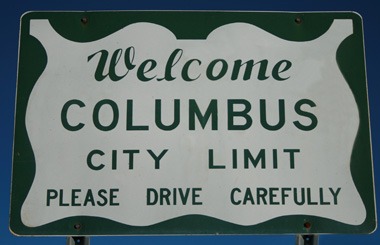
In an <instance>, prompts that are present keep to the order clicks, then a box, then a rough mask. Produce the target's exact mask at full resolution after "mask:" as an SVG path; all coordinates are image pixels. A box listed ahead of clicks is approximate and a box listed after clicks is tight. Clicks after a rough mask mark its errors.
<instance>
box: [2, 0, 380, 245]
mask: <svg viewBox="0 0 380 245" xmlns="http://www.w3.org/2000/svg"><path fill="white" fill-rule="evenodd" d="M32 10H44V11H45V10H46V11H49V10H52V11H54V10H246V11H355V12H358V13H359V14H360V15H361V16H362V17H363V22H364V38H365V53H366V66H367V80H368V96H369V103H370V115H371V134H372V149H373V162H374V171H375V184H376V187H378V186H379V185H378V182H379V179H380V169H379V164H380V162H379V161H380V154H379V153H380V152H379V149H380V148H379V147H380V142H379V140H380V139H379V135H380V111H379V103H380V101H379V97H378V95H377V92H378V91H379V90H380V81H379V76H378V75H377V72H378V70H379V68H380V60H379V58H378V57H379V56H380V47H379V42H378V40H379V39H380V28H379V24H380V15H379V10H378V7H377V6H376V4H375V1H372V0H362V1H355V0H347V1H339V0H330V1H293V0H281V1H280V0H268V1H256V0H252V1H243V0H234V1H201V0H195V1H171V0H168V1H160V0H158V1H153V0H141V1H116V0H109V1H97V0H93V1H90V0H82V1H73V0H66V1H64V2H63V1H39V0H38V1H19V0H15V1H6V2H5V3H4V2H3V3H2V14H1V16H0V18H1V23H2V25H1V28H2V35H1V39H0V42H1V44H2V47H3V48H2V50H1V56H0V61H1V63H0V64H1V68H0V72H1V76H0V84H1V89H0V151H1V154H0V156H1V161H0V166H1V168H2V170H1V171H0V183H1V184H0V194H1V196H2V198H1V199H0V244H1V245H3V244H4V245H7V244H64V243H65V238H64V237H54V238H50V237H49V238H47V237H42V238H41V237H15V236H13V235H12V234H11V233H10V232H9V229H8V225H9V218H8V217H9V214H8V213H9V196H10V183H11V169H12V144H13V123H14V101H15V92H16V80H17V59H18V42H19V40H18V38H19V36H18V35H19V25H20V22H19V19H20V16H21V15H22V14H23V13H24V12H27V11H32ZM376 180H378V181H376ZM376 190H377V196H380V193H379V190H380V188H376ZM347 215H349V214H347ZM294 240H295V237H294V236H292V235H260V236H257V235H256V236H254V235H244V236H160V237H157V236H148V237H141V236H133V237H93V238H91V244H104V243H107V244H109V243H115V244H116V243H120V244H124V243H125V244H140V245H141V244H163V243H165V244H194V243H197V244H231V243H240V244H245V243H250V244H276V243H281V244H294ZM320 243H321V244H380V231H376V232H375V233H373V234H371V235H325V236H321V238H320Z"/></svg>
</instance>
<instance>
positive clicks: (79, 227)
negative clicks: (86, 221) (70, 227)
mask: <svg viewBox="0 0 380 245" xmlns="http://www.w3.org/2000/svg"><path fill="white" fill-rule="evenodd" d="M81 228H82V226H81V225H80V224H75V225H74V229H75V230H80V229H81Z"/></svg>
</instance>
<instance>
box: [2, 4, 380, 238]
mask: <svg viewBox="0 0 380 245" xmlns="http://www.w3.org/2000/svg"><path fill="white" fill-rule="evenodd" d="M84 18H86V19H84ZM32 19H48V20H49V21H50V23H51V25H52V26H53V28H54V29H55V30H56V31H57V32H58V33H59V34H60V35H62V36H63V37H65V38H66V39H69V40H72V41H76V42H90V41H94V40H98V39H100V38H102V37H105V36H107V35H109V34H111V33H113V32H115V31H117V30H120V29H121V28H123V27H125V26H127V25H130V24H133V23H137V22H150V23H155V24H159V25H161V26H164V27H166V28H168V29H169V30H171V31H172V32H173V33H174V34H175V35H176V37H177V38H178V39H205V38H206V37H207V35H208V34H209V33H210V32H211V31H212V30H214V29H215V28H217V27H219V26H221V25H224V24H228V23H234V22H244V23H249V24H253V25H255V26H258V27H260V28H262V29H264V30H266V31H267V32H270V33H272V34H274V35H276V36H278V37H280V38H282V39H286V40H292V41H308V40H313V39H315V38H317V37H319V36H321V35H322V34H323V33H325V32H326V31H327V30H328V29H329V27H330V26H331V24H332V22H333V20H334V19H351V20H352V21H353V30H354V31H353V34H352V35H350V36H349V37H347V38H346V39H345V40H344V41H343V42H342V43H341V45H340V46H339V48H338V51H337V55H336V57H337V62H338V65H339V68H340V70H341V72H342V74H343V75H344V77H345V79H346V81H347V83H348V85H349V87H350V88H351V90H352V92H353V94H354V96H355V100H356V103H357V105H358V109H359V116H360V125H359V131H358V134H357V137H356V140H355V143H354V148H353V151H352V156H351V165H350V166H351V172H352V174H353V179H354V183H355V185H356V188H357V189H358V191H359V194H360V196H361V198H362V200H363V202H364V205H365V208H366V211H367V217H366V219H365V221H364V222H363V223H362V224H361V225H357V226H354V225H347V224H344V223H340V222H337V221H334V220H331V219H326V218H321V217H316V216H310V215H289V216H282V217H278V218H274V219H271V220H268V221H266V222H263V223H260V224H257V225H252V226H241V225H236V224H232V223H229V222H225V221H222V220H219V219H215V218H211V217H206V216H201V215H187V216H183V217H178V218H174V219H171V220H167V221H164V222H161V223H158V224H155V225H151V226H144V227H138V226H129V225H125V224H122V223H118V222H115V221H112V220H109V219H105V218H99V217H89V216H75V217H69V218H64V219H61V220H58V221H54V222H52V223H49V224H46V225H43V226H39V227H33V228H32V227H27V226H25V225H24V224H23V223H22V221H21V214H20V213H21V207H22V204H23V202H24V200H25V199H26V196H27V194H28V191H29V189H30V187H31V185H32V182H33V179H34V175H35V160H34V154H33V150H32V147H31V144H30V142H29V138H28V134H27V132H26V127H25V114H26V107H27V103H28V99H29V96H30V93H31V91H32V89H33V86H34V85H35V83H36V81H37V80H38V78H39V76H40V75H41V74H42V72H43V70H44V68H45V66H46V62H47V56H46V52H45V50H44V48H43V47H42V45H41V44H40V43H39V41H38V40H37V39H35V38H34V37H32V36H31V35H29V23H30V20H32ZM363 42H364V41H363V30H362V19H361V17H360V16H359V15H357V14H356V13H352V12H316V13H296V12H222V11H215V12H206V11H198V12H192V11H116V12H112V11H109V12H29V13H26V14H24V15H23V16H22V18H21V31H20V47H19V67H18V81H17V98H16V108H17V109H16V114H15V133H14V151H13V176H12V194H11V214H10V229H11V231H12V232H13V233H15V234H17V235H26V236H28V235H64V236H67V235H72V236H85V235H86V236H88V235H144V234H150V235H152V234H305V233H315V234H319V233H343V234H344V233H371V232H373V231H374V230H375V229H376V211H375V200H374V187H373V185H374V184H373V167H372V156H371V141H370V126H369V112H368V110H369V109H368V108H369V107H368V98H367V83H366V72H365V58H364V46H363ZM303 178H305V176H303ZM347 215H349V214H347ZM306 223H308V224H311V227H309V226H308V225H306ZM76 225H80V227H79V226H76ZM78 227H79V228H78Z"/></svg>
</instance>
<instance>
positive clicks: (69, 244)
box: [66, 236, 90, 245]
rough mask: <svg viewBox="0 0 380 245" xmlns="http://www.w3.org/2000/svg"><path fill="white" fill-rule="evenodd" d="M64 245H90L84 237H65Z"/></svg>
mask: <svg viewBox="0 0 380 245" xmlns="http://www.w3.org/2000/svg"><path fill="white" fill-rule="evenodd" d="M66 245H90V237H85V236H80V237H78V236H75V237H74V236H71V237H67V239H66Z"/></svg>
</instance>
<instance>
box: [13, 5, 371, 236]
mask: <svg viewBox="0 0 380 245" xmlns="http://www.w3.org/2000/svg"><path fill="white" fill-rule="evenodd" d="M363 50H364V49H363V33H362V21H361V18H360V17H359V16H358V15H356V14H354V13H273V12H177V11H176V12H155V11H153V12H144V11H142V12H141V11H128V12H30V13H27V14H25V15H24V16H23V17H22V20H21V34H20V57H19V69H18V83H17V105H16V106H17V109H16V121H15V138H14V160H13V180H12V198H11V199H12V200H11V201H12V203H11V220H10V227H11V230H12V231H13V232H14V233H16V234H19V235H128V234H134V235H140V234H280V233H297V234H302V233H370V232H372V231H373V230H374V229H375V228H376V214H375V201H374V190H373V171H372V159H371V144H370V129H369V115H368V102H367V87H366V74H365V59H364V52H363Z"/></svg>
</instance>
